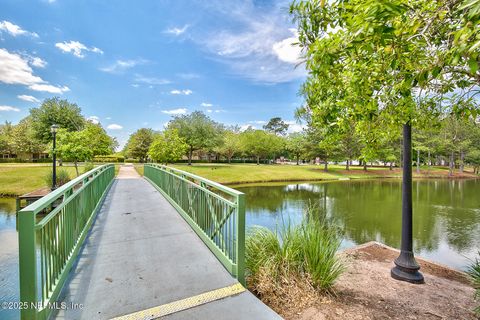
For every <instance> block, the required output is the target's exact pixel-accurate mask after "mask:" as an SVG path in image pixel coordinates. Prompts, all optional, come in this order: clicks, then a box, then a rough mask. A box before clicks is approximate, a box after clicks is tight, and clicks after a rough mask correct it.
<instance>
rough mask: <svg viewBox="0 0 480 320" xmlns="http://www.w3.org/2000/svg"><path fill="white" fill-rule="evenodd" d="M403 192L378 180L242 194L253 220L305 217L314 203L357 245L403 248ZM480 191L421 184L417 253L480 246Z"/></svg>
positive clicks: (472, 185)
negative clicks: (374, 243) (263, 216)
mask: <svg viewBox="0 0 480 320" xmlns="http://www.w3.org/2000/svg"><path fill="white" fill-rule="evenodd" d="M400 188H401V185H400V182H399V181H397V180H382V181H378V180H377V181H345V182H334V183H322V184H291V185H288V187H286V186H270V187H247V188H242V191H243V192H245V193H246V194H247V211H248V212H249V213H250V214H255V213H259V212H262V213H265V212H266V211H267V212H269V213H270V214H271V215H272V216H275V215H277V214H278V213H279V212H293V211H297V214H300V213H301V212H302V211H303V209H304V208H305V205H306V203H307V202H308V201H309V200H310V201H318V203H319V204H320V206H321V207H322V206H323V209H324V210H325V214H326V215H327V217H329V218H333V219H334V220H335V221H336V222H337V223H339V224H340V225H341V226H342V228H343V229H344V232H345V237H346V238H348V239H350V240H352V241H354V242H356V243H364V242H367V241H371V240H378V241H380V242H383V243H386V244H388V245H391V246H394V247H399V246H400V234H401V233H400V230H401V189H400ZM479 188H480V183H479V181H438V180H424V181H415V182H414V189H413V195H414V225H413V234H414V239H415V240H414V247H415V250H421V249H426V250H428V251H433V250H436V249H437V248H438V245H439V243H440V241H441V240H442V239H445V241H447V242H448V243H449V244H450V245H451V246H453V247H454V248H455V249H457V250H459V251H462V250H465V249H468V248H472V246H478V242H479V241H480V240H479V236H478V235H479V234H480V230H479V229H480V197H478V190H479ZM298 211H300V212H298Z"/></svg>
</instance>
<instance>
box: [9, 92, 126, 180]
mask: <svg viewBox="0 0 480 320" xmlns="http://www.w3.org/2000/svg"><path fill="white" fill-rule="evenodd" d="M53 124H56V125H58V127H59V130H58V132H57V141H58V143H57V150H56V153H57V157H58V158H59V159H60V164H61V162H62V161H72V162H74V163H75V168H76V170H77V175H78V173H79V172H78V166H77V163H78V162H79V161H92V160H93V158H94V157H95V156H99V155H109V154H112V153H113V152H115V148H116V147H117V146H118V143H117V141H116V140H115V138H113V137H110V136H109V135H108V134H107V133H106V131H105V129H103V127H102V125H101V124H100V123H94V122H92V121H90V120H87V119H86V118H85V117H84V116H83V115H82V114H81V109H80V107H78V106H77V105H76V104H74V103H70V102H68V101H67V100H61V99H59V98H51V99H46V100H45V101H43V103H42V104H41V105H40V106H39V107H38V108H32V109H30V114H29V115H28V116H27V117H25V118H24V119H22V120H21V121H20V122H19V123H18V124H17V125H12V124H11V123H10V122H5V124H3V125H0V158H11V157H14V158H25V159H30V160H31V159H32V157H33V156H34V155H36V156H38V155H42V156H49V155H51V153H52V138H53V136H52V132H51V126H52V125H53Z"/></svg>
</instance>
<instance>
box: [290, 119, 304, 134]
mask: <svg viewBox="0 0 480 320" xmlns="http://www.w3.org/2000/svg"><path fill="white" fill-rule="evenodd" d="M285 123H286V124H288V130H287V132H288V133H293V132H301V131H303V130H304V129H306V128H307V127H306V126H305V125H302V124H301V123H298V122H297V121H295V120H286V121H285Z"/></svg>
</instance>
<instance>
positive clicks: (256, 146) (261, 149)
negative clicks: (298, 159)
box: [240, 128, 283, 165]
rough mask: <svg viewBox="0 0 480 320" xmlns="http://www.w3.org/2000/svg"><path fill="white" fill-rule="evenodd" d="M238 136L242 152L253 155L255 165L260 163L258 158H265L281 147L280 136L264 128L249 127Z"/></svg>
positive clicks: (278, 150)
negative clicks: (255, 161)
mask: <svg viewBox="0 0 480 320" xmlns="http://www.w3.org/2000/svg"><path fill="white" fill-rule="evenodd" d="M240 138H241V143H242V148H243V150H244V152H245V153H246V154H249V155H251V156H253V157H255V159H256V160H257V165H259V164H260V160H262V159H267V158H268V157H269V156H271V155H273V154H274V153H277V152H280V151H281V149H282V148H283V143H282V142H283V141H282V140H281V138H280V137H277V136H276V135H274V134H273V133H268V132H266V131H264V130H255V129H251V128H250V129H247V130H245V131H244V132H242V133H241V135H240Z"/></svg>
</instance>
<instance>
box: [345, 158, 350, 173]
mask: <svg viewBox="0 0 480 320" xmlns="http://www.w3.org/2000/svg"><path fill="white" fill-rule="evenodd" d="M345 169H346V170H347V171H350V159H347V164H346V165H345Z"/></svg>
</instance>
